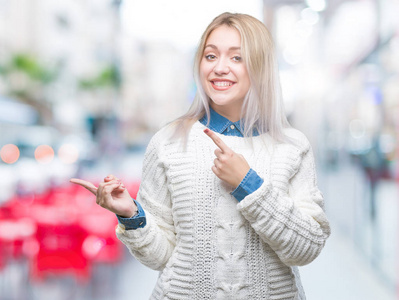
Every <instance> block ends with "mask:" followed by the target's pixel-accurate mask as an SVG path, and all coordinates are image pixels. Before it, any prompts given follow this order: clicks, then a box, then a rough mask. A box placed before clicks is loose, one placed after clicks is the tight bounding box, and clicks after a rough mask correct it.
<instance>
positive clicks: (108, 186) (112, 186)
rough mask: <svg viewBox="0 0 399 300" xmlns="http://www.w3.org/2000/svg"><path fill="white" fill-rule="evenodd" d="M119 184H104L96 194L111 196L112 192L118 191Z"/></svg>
mask: <svg viewBox="0 0 399 300" xmlns="http://www.w3.org/2000/svg"><path fill="white" fill-rule="evenodd" d="M121 184H122V183H121V182H113V183H110V184H106V185H103V186H101V189H100V188H99V189H98V193H97V194H101V195H106V194H111V193H112V192H113V191H115V190H116V189H118V188H119V187H120V186H121Z"/></svg>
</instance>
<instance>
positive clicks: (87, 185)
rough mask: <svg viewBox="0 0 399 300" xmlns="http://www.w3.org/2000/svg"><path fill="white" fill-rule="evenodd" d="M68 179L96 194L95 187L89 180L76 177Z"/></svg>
mask: <svg viewBox="0 0 399 300" xmlns="http://www.w3.org/2000/svg"><path fill="white" fill-rule="evenodd" d="M69 181H70V182H72V183H75V184H79V185H81V186H83V187H84V188H85V189H87V190H89V191H90V192H92V193H93V194H94V195H96V194H97V187H96V186H95V185H94V184H92V183H91V182H89V181H86V180H82V179H78V178H71V179H70V180H69Z"/></svg>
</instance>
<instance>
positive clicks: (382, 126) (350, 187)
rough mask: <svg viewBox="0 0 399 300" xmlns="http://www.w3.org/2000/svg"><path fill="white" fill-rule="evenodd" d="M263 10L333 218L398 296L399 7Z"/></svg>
mask: <svg viewBox="0 0 399 300" xmlns="http://www.w3.org/2000/svg"><path fill="white" fill-rule="evenodd" d="M264 4H265V7H264V9H265V10H264V16H265V23H266V24H268V26H269V28H271V30H272V33H273V34H274V36H275V39H276V42H277V53H279V55H280V57H279V62H280V69H281V79H282V86H283V94H284V96H285V101H286V106H287V110H288V112H289V116H290V120H291V123H292V124H293V125H294V126H295V127H297V128H300V129H302V130H303V131H304V132H305V133H306V134H307V135H308V137H309V138H310V139H311V142H312V144H313V145H314V147H315V150H316V155H317V158H318V165H319V167H320V172H319V180H320V184H321V186H322V190H323V191H324V192H325V196H326V206H327V211H328V214H329V216H330V217H331V219H332V221H333V222H334V224H337V226H338V227H339V228H340V229H341V230H342V231H343V232H344V233H345V235H347V236H348V237H349V238H350V239H351V240H352V241H353V246H354V248H355V249H356V250H357V251H358V252H359V255H362V256H363V257H364V259H365V260H366V261H367V262H368V263H369V264H370V265H372V266H373V268H374V270H375V272H376V273H377V274H379V276H380V278H382V280H383V281H384V282H385V283H386V284H387V285H388V286H390V288H391V290H394V288H395V286H396V282H397V271H398V270H397V265H398V264H397V257H398V254H397V253H398V249H397V244H398V243H397V241H396V239H395V242H393V241H392V239H391V238H390V237H393V236H397V234H398V224H397V221H396V220H397V219H398V213H399V209H398V205H397V203H396V202H397V199H398V197H399V193H398V185H397V178H398V170H399V169H398V153H399V148H398V132H399V128H398V126H399V125H398V121H397V116H398V113H399V88H398V86H399V85H398V82H399V81H398V79H399V77H398V76H399V64H398V61H399V59H398V58H399V57H398V53H399V51H398V49H399V48H398V45H399V20H398V18H397V17H395V16H394V15H395V12H397V11H399V1H372V0H365V1H341V0H333V1H324V0H317V1H316V0H314V1H310V0H309V1H299V0H298V1H296V0H286V1H273V0H264Z"/></svg>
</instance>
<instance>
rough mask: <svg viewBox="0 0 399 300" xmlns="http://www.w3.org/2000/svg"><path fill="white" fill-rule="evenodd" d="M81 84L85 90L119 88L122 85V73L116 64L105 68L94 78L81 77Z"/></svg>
mask: <svg viewBox="0 0 399 300" xmlns="http://www.w3.org/2000/svg"><path fill="white" fill-rule="evenodd" d="M79 86H80V88H82V89H85V90H93V89H101V88H107V87H110V88H118V87H119V86H120V75H119V71H118V69H117V67H116V66H115V65H110V66H108V67H105V68H103V69H102V70H101V71H100V73H99V74H98V75H96V76H94V77H93V78H87V79H81V80H80V81H79Z"/></svg>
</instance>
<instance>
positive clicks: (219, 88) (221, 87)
mask: <svg viewBox="0 0 399 300" xmlns="http://www.w3.org/2000/svg"><path fill="white" fill-rule="evenodd" d="M209 82H210V83H211V85H212V87H213V89H215V90H216V91H226V90H229V89H231V88H232V87H233V86H234V85H235V84H236V82H235V81H232V80H229V79H221V78H215V79H211V80H209ZM216 82H226V83H228V85H222V86H220V85H216V84H215V83H216Z"/></svg>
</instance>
